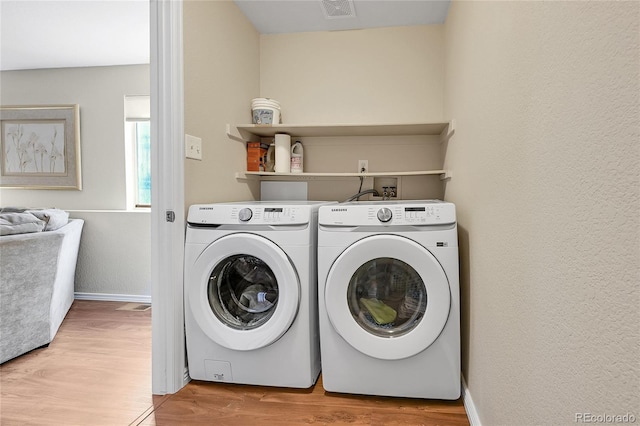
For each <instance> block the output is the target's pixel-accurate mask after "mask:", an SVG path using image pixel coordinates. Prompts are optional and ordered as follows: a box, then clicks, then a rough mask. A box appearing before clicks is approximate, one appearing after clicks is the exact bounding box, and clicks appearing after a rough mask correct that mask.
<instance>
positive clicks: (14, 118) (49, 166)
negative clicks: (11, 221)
mask: <svg viewBox="0 0 640 426" xmlns="http://www.w3.org/2000/svg"><path fill="white" fill-rule="evenodd" d="M0 131H1V133H0V187H2V188H15V189H70V190H81V189H82V176H81V164H80V159H81V158H80V108H79V106H78V105H77V104H74V105H43V106H1V107H0Z"/></svg>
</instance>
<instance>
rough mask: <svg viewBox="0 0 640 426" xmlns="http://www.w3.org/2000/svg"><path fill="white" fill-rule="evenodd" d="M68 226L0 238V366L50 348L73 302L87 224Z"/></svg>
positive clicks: (72, 221)
mask: <svg viewBox="0 0 640 426" xmlns="http://www.w3.org/2000/svg"><path fill="white" fill-rule="evenodd" d="M67 217H68V215H67ZM65 222H66V224H65V225H62V226H60V227H56V228H55V229H52V230H46V229H45V228H46V226H47V224H46V223H45V225H44V226H42V229H41V230H40V231H37V230H36V231H33V230H27V231H25V232H27V233H14V235H6V233H5V235H2V236H0V364H1V363H4V362H5V361H8V360H10V359H13V358H15V357H17V356H19V355H22V354H24V353H26V352H29V351H31V350H33V349H36V348H39V347H41V346H44V345H47V344H49V343H50V342H51V341H52V340H53V338H54V337H55V335H56V333H57V332H58V328H59V327H60V324H61V323H62V320H63V319H64V317H65V316H66V314H67V312H68V311H69V308H70V307H71V304H72V303H73V297H74V281H75V271H76V262H77V258H78V249H79V246H80V237H81V235H82V228H83V226H84V221H83V220H82V219H69V220H68V222H67V221H66V220H65ZM3 223H5V222H3ZM23 225H24V224H20V226H23ZM38 225H39V226H40V224H38Z"/></svg>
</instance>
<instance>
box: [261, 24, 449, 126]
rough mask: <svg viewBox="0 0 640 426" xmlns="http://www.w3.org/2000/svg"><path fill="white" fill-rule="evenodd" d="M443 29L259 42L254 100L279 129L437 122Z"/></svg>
mask: <svg viewBox="0 0 640 426" xmlns="http://www.w3.org/2000/svg"><path fill="white" fill-rule="evenodd" d="M443 30H444V29H443V26H442V25H420V26H412V27H392V28H376V29H364V30H357V31H325V32H310V33H296V34H277V35H263V36H261V37H260V68H261V69H260V94H261V96H265V97H270V98H274V99H277V100H278V101H279V102H280V105H281V107H282V120H283V123H321V124H326V123H407V122H420V121H438V120H441V119H442V118H443V117H442V96H443V77H444V75H443V67H442V59H443V56H442V55H443V50H442V47H443V45H442V38H443V35H444V33H443Z"/></svg>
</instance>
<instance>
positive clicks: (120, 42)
mask: <svg viewBox="0 0 640 426" xmlns="http://www.w3.org/2000/svg"><path fill="white" fill-rule="evenodd" d="M209 1H220V0H209ZM234 1H235V3H236V4H237V5H238V7H239V8H240V10H241V11H242V12H243V13H244V14H245V16H247V18H248V19H249V20H250V21H251V22H252V24H253V25H254V26H255V28H256V29H257V30H258V32H260V33H261V34H276V33H295V32H305V31H333V30H349V29H361V28H373V27H390V26H406V25H427V24H440V23H443V22H444V20H445V18H446V14H447V11H448V8H449V0H351V1H350V0H325V2H326V4H327V7H328V8H333V7H334V6H338V7H341V8H342V9H339V10H338V11H340V10H347V9H350V11H351V12H353V15H355V16H347V17H330V18H328V17H327V13H328V12H327V10H328V9H325V7H324V6H323V2H322V0H234ZM149 43H150V39H149V2H148V0H0V70H2V71H7V70H23V69H38V68H63V67H85V66H107V65H131V64H148V63H149Z"/></svg>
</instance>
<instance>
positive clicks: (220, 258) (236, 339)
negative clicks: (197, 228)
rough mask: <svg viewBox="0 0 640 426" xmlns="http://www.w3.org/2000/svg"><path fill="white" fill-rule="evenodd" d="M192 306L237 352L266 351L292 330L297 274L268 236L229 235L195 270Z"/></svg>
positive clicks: (204, 255)
mask: <svg viewBox="0 0 640 426" xmlns="http://www.w3.org/2000/svg"><path fill="white" fill-rule="evenodd" d="M193 268H195V269H194V271H193V277H196V279H194V280H193V282H188V283H186V285H188V286H190V287H189V290H188V297H189V307H190V309H191V311H192V313H193V316H194V318H195V319H196V321H197V322H198V325H199V326H200V327H201V328H202V330H203V331H204V332H205V333H206V334H207V335H208V336H209V337H210V338H211V339H212V340H214V341H215V342H216V343H218V344H220V345H222V346H224V347H227V348H229V349H233V350H239V351H247V350H253V349H258V348H262V347H264V346H267V345H270V344H271V343H273V342H275V341H276V340H278V339H279V338H280V337H281V336H282V335H283V334H284V333H285V332H286V331H287V330H288V329H289V327H290V326H291V324H292V323H293V320H294V319H295V316H296V314H297V312H298V305H299V303H300V282H299V279H298V274H297V273H296V270H295V268H294V266H293V264H292V263H291V261H290V260H289V257H288V256H287V255H286V253H285V252H284V251H283V250H282V249H281V248H280V247H278V246H277V245H276V244H274V243H273V242H271V241H270V240H268V239H267V238H264V237H261V236H258V235H255V234H248V233H237V234H230V235H227V236H225V237H222V238H220V239H218V240H216V241H215V242H213V243H212V244H211V245H209V246H208V247H207V248H206V249H205V250H204V251H203V253H202V254H201V255H200V256H199V257H198V259H197V260H196V262H195V264H194V266H193Z"/></svg>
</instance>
